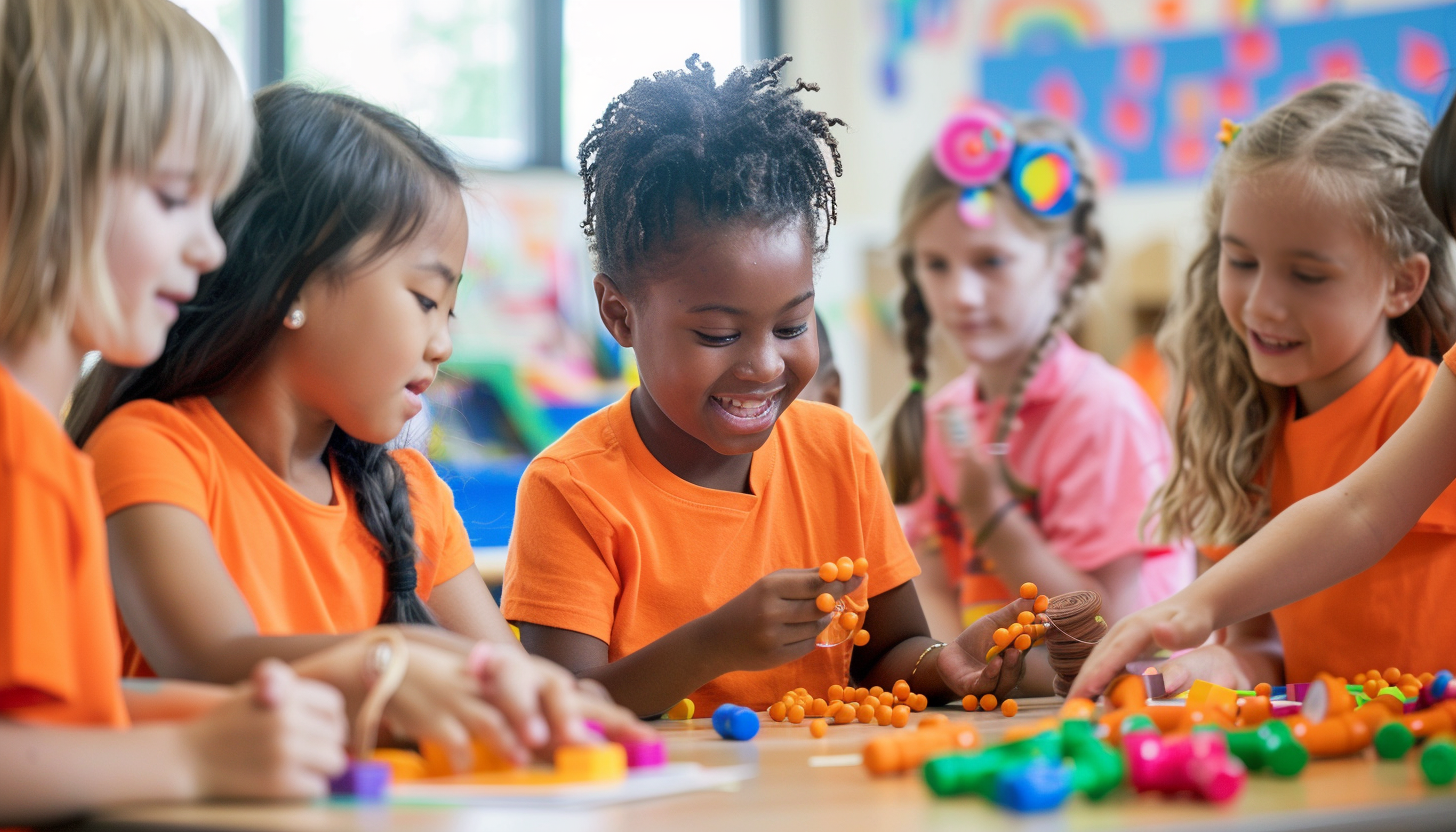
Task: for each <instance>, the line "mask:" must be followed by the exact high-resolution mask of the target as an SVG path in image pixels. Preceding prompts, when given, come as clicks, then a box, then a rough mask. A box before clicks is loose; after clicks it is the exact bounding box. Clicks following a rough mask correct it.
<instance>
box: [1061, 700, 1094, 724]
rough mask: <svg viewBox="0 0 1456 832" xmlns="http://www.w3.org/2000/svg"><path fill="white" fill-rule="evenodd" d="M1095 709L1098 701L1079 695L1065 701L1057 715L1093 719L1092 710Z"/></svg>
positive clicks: (1064, 717) (1065, 717)
mask: <svg viewBox="0 0 1456 832" xmlns="http://www.w3.org/2000/svg"><path fill="white" fill-rule="evenodd" d="M1095 710H1097V703H1096V702H1093V701H1092V700H1091V699H1083V698H1082V697H1080V696H1078V697H1075V698H1073V699H1068V700H1067V701H1066V702H1063V703H1062V707H1061V709H1060V710H1058V711H1057V715H1058V716H1060V717H1061V718H1062V719H1091V718H1092V712H1093V711H1095Z"/></svg>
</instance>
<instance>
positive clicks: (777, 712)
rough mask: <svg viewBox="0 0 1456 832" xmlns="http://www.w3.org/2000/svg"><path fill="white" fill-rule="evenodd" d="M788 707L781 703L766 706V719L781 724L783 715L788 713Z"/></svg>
mask: <svg viewBox="0 0 1456 832" xmlns="http://www.w3.org/2000/svg"><path fill="white" fill-rule="evenodd" d="M788 710H789V708H788V706H787V705H785V704H784V703H782V702H775V703H773V704H772V705H769V706H768V718H769V719H771V720H773V721H774V722H783V721H784V715H785V714H787V713H788Z"/></svg>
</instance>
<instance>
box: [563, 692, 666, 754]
mask: <svg viewBox="0 0 1456 832" xmlns="http://www.w3.org/2000/svg"><path fill="white" fill-rule="evenodd" d="M582 681H593V680H590V679H585V680H582ZM599 687H600V686H599ZM577 697H578V698H579V700H580V702H579V704H580V705H581V715H582V716H583V717H585V718H587V719H589V720H591V721H592V722H595V723H597V724H598V725H600V726H602V730H603V731H604V732H605V733H606V735H607V739H609V740H636V741H638V742H646V741H648V740H653V739H656V738H657V731H655V730H653V728H652V727H651V726H650V725H648V724H647V723H645V722H643V721H642V720H640V719H638V718H637V716H636V715H635V714H633V713H632V712H631V711H629V710H627V709H626V708H623V707H622V706H620V705H616V704H613V703H612V702H611V701H610V700H604V699H600V698H598V697H596V696H595V695H594V694H592V693H590V692H583V691H581V690H580V689H578V691H577Z"/></svg>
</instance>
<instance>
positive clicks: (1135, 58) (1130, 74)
mask: <svg viewBox="0 0 1456 832" xmlns="http://www.w3.org/2000/svg"><path fill="white" fill-rule="evenodd" d="M1117 80H1118V83H1119V84H1121V85H1122V88H1123V89H1125V90H1127V91H1128V92H1137V93H1149V92H1152V91H1153V90H1155V89H1157V87H1158V85H1159V84H1161V83H1162V82H1163V49H1162V47H1160V46H1158V45H1157V44H1153V43H1136V44H1133V45H1132V46H1129V47H1127V48H1126V49H1124V50H1122V53H1121V54H1120V55H1119V56H1118V59H1117Z"/></svg>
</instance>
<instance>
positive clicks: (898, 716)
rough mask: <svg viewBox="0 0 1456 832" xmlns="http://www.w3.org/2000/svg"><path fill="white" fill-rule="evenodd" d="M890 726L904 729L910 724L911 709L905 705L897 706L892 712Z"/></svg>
mask: <svg viewBox="0 0 1456 832" xmlns="http://www.w3.org/2000/svg"><path fill="white" fill-rule="evenodd" d="M890 724H891V725H893V726H895V727H896V728H904V727H905V726H906V725H909V724H910V709H909V708H907V707H906V706H904V705H896V706H895V707H894V708H892V709H891V712H890Z"/></svg>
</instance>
